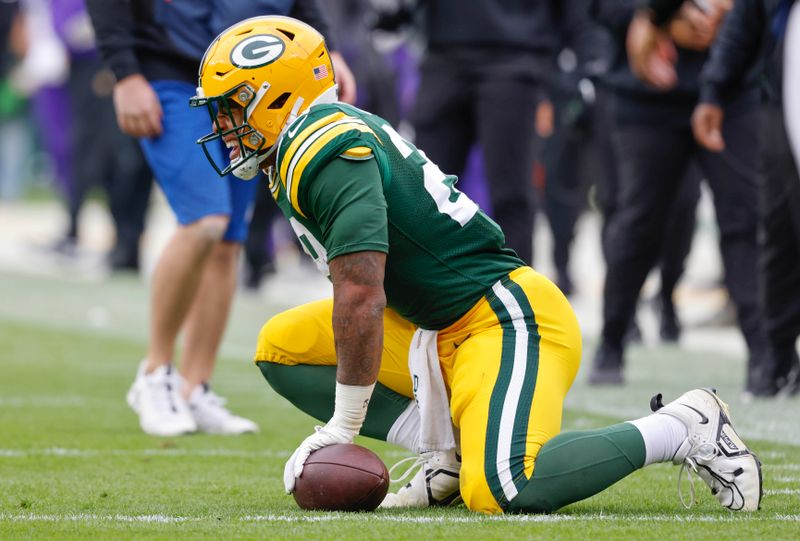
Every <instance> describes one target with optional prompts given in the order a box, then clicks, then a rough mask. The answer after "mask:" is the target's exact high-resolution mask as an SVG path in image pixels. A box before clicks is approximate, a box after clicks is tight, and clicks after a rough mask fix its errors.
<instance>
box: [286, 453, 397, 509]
mask: <svg viewBox="0 0 800 541" xmlns="http://www.w3.org/2000/svg"><path fill="white" fill-rule="evenodd" d="M388 490H389V472H388V471H387V470H386V465H385V464H384V463H383V462H382V461H381V459H380V458H378V455H376V454H375V453H373V452H372V451H370V450H369V449H367V448H366V447H361V446H360V445H355V444H353V443H337V444H335V445H329V446H328V447H323V448H322V449H319V450H317V451H314V452H313V453H311V455H310V456H309V457H308V460H306V463H305V465H304V466H303V473H302V474H300V477H299V478H298V479H297V480H296V481H295V485H294V499H295V501H296V502H297V505H299V506H300V508H301V509H317V510H322V511H372V510H373V509H375V508H376V507H378V505H380V503H381V502H382V501H383V498H384V497H385V496H386V492H387V491H388Z"/></svg>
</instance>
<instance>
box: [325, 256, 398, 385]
mask: <svg viewBox="0 0 800 541" xmlns="http://www.w3.org/2000/svg"><path fill="white" fill-rule="evenodd" d="M385 266H386V254H383V253H381V252H356V253H352V254H345V255H342V256H339V257H337V258H335V259H333V260H332V261H331V262H330V272H331V279H332V281H333V334H334V337H335V340H336V357H337V360H338V368H337V372H336V379H337V380H338V381H339V383H344V384H346V385H371V384H372V383H375V380H376V379H377V377H378V368H379V367H380V358H381V350H382V349H383V310H384V308H385V307H386V294H385V293H384V290H383V274H384V267H385Z"/></svg>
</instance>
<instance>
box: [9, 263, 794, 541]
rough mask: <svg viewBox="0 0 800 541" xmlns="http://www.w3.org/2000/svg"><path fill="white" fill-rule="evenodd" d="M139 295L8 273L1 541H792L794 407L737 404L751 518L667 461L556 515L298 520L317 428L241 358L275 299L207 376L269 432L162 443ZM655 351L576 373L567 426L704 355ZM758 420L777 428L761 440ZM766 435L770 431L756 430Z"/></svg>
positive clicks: (591, 420)
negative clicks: (760, 481) (297, 499)
mask: <svg viewBox="0 0 800 541" xmlns="http://www.w3.org/2000/svg"><path fill="white" fill-rule="evenodd" d="M146 298H147V293H146V289H145V288H144V287H143V286H142V285H141V284H140V283H139V282H138V279H133V278H119V279H118V278H114V279H112V280H110V281H103V282H99V283H82V282H75V281H72V282H71V281H68V280H64V279H60V278H53V277H23V276H16V275H9V274H0V299H2V300H0V539H31V538H57V539H62V538H77V539H91V538H95V539H97V538H99V539H127V538H132V539H142V538H161V539H177V538H210V539H233V538H260V539H265V538H278V539H319V538H324V539H414V540H421V539H425V540H429V539H472V538H477V537H480V538H482V539H486V540H489V539H503V540H507V539H532V538H540V537H541V538H558V539H586V538H590V537H591V538H594V539H615V540H616V539H643V538H647V539H678V538H681V539H683V538H685V539H691V540H693V541H694V540H698V539H712V538H713V539H720V538H736V539H763V538H767V537H769V538H770V539H798V538H800V534H799V532H800V490H798V489H799V488H800V445H798V444H797V439H798V437H800V435H799V434H798V433H800V421H797V417H796V415H797V412H798V411H800V408H798V406H800V399H792V400H783V401H781V402H764V403H755V404H753V405H750V406H748V405H744V404H739V403H738V402H737V401H736V400H733V401H732V402H731V406H732V409H733V415H734V420H737V419H738V418H739V417H742V418H743V420H744V421H746V422H745V423H744V425H743V426H744V427H747V430H742V431H743V432H744V435H745V437H746V439H747V440H748V443H749V444H750V445H751V447H752V448H753V449H754V450H755V451H756V452H757V453H758V454H759V455H760V457H761V458H762V461H763V462H764V482H765V487H766V497H765V499H764V501H763V505H762V510H761V511H760V512H758V513H754V514H750V515H744V514H733V513H730V512H728V511H725V510H723V509H721V508H720V507H719V506H718V505H717V504H716V500H715V499H714V498H713V497H712V496H711V494H710V493H709V492H708V491H707V489H706V487H705V486H704V485H702V483H700V484H699V485H698V489H699V492H700V502H699V504H698V505H697V506H696V507H694V508H693V509H691V510H688V511H687V510H685V509H683V508H682V507H681V504H680V502H679V500H678V495H677V488H676V482H677V475H678V468H676V467H671V466H667V465H659V466H655V467H651V468H648V469H646V470H643V471H640V472H637V473H636V474H634V475H632V476H630V477H628V478H627V479H625V480H623V481H622V482H620V483H618V484H617V485H615V486H614V487H612V488H611V489H610V490H608V491H606V492H605V493H603V494H600V495H598V496H595V497H594V498H591V499H589V500H586V501H584V502H580V503H578V504H575V505H572V506H570V507H568V508H566V509H564V510H562V511H560V512H558V513H556V514H553V515H549V516H498V517H485V516H480V515H476V514H473V513H470V512H468V511H467V510H466V509H464V508H463V507H462V508H456V509H443V510H423V511H413V512H410V511H405V512H399V511H379V512H375V513H368V514H338V513H319V512H302V511H300V510H298V509H297V507H296V506H295V505H294V501H293V499H292V498H291V497H290V496H287V495H285V494H284V493H283V490H282V482H281V475H282V470H283V463H284V461H285V459H286V458H287V457H288V454H289V452H290V451H291V450H293V449H294V447H295V446H296V444H297V443H298V442H299V441H300V440H301V439H302V438H304V437H305V436H306V435H308V433H309V432H310V430H311V429H312V426H313V425H314V421H313V420H312V419H310V418H309V417H307V416H305V415H304V414H301V413H299V412H297V411H295V410H294V409H293V408H292V407H291V406H290V405H289V404H288V403H287V402H285V401H283V399H281V398H280V397H278V396H277V395H276V394H275V393H274V392H272V390H271V389H270V388H269V387H268V385H267V384H266V383H265V382H264V381H263V379H262V377H261V375H260V373H259V372H258V370H257V369H256V368H255V367H254V366H253V365H252V363H251V362H249V360H248V358H249V353H248V352H249V350H251V349H252V347H253V345H254V343H253V341H254V339H255V332H257V329H258V327H259V326H260V324H261V322H262V321H263V319H265V318H266V317H267V316H268V315H269V314H270V313H272V312H274V311H275V310H276V309H277V307H274V306H273V307H270V306H265V305H264V302H263V301H261V300H257V299H240V300H238V301H237V308H236V313H235V314H234V318H233V321H232V327H231V330H230V332H229V335H228V339H227V340H226V343H225V346H224V348H223V357H222V359H221V361H220V363H219V367H218V372H217V376H216V378H215V385H216V388H217V390H218V391H219V392H220V394H222V395H223V396H226V397H228V398H229V399H230V405H231V407H232V409H234V410H235V411H236V412H238V413H241V414H243V415H245V416H248V417H250V418H253V419H255V420H257V422H258V423H259V424H260V425H261V428H262V431H261V432H260V433H259V434H256V435H252V436H246V437H237V438H230V437H220V436H208V435H193V436H187V437H182V438H176V439H160V438H153V437H149V436H146V435H144V434H143V433H142V432H141V431H140V430H139V428H138V424H137V419H136V417H135V416H134V414H133V413H132V412H131V411H130V410H129V409H128V407H127V405H126V404H125V402H124V395H125V392H126V391H127V388H128V385H129V384H130V381H131V379H132V377H133V373H134V371H135V366H136V363H137V361H138V360H139V359H140V358H141V355H142V352H143V350H144V338H145V333H146V326H145V323H146V320H145V314H146ZM98 310H100V311H99V312H98ZM98 314H102V316H100V315H98ZM640 353H642V354H644V352H640ZM646 354H647V356H648V358H650V359H652V360H653V364H652V366H651V367H650V368H646V367H645V368H642V369H641V370H639V371H636V370H634V371H633V372H632V374H631V378H632V382H631V384H630V385H629V386H627V387H625V389H624V391H622V392H620V391H613V392H611V391H592V390H590V389H588V388H587V387H586V386H585V385H584V384H583V383H582V382H581V381H580V380H579V381H578V382H577V383H576V386H575V389H573V391H572V394H571V395H570V400H569V401H568V411H567V415H566V419H565V425H566V426H565V428H584V427H587V426H601V425H603V424H606V423H609V422H613V421H617V420H620V419H622V418H624V416H623V412H624V413H627V412H628V411H634V410H636V411H638V415H644V414H645V413H646V412H647V402H646V401H645V399H644V398H642V397H644V396H645V395H648V394H652V391H653V389H652V387H653V386H654V383H656V382H654V381H653V378H661V380H663V381H659V382H660V383H663V384H664V385H665V386H666V388H667V390H669V391H672V390H674V389H677V388H681V387H682V388H688V385H689V383H688V382H687V367H689V366H692V365H696V364H698V363H697V361H698V360H699V359H698V358H697V357H694V358H691V356H689V358H687V354H686V353H685V352H681V351H680V350H678V349H676V348H672V349H669V348H664V349H657V350H652V351H647V352H646ZM703 361H704V364H705V365H706V370H705V371H703V372H702V377H701V379H702V381H699V382H698V384H713V383H714V381H715V374H716V375H718V376H719V378H718V379H719V380H720V388H721V393H722V391H723V390H727V391H728V394H729V395H730V394H733V393H735V389H736V388H737V387H736V386H737V385H738V379H737V378H736V377H735V376H734V375H732V374H737V375H738V374H739V373H741V372H740V368H741V367H740V365H738V364H736V360H734V359H730V358H728V357H725V356H722V355H716V356H714V355H706V356H704V357H703ZM653 366H656V367H662V368H659V369H654V368H653ZM665 366H666V367H672V369H671V370H670V371H666V369H665V368H663V367H665ZM714 367H716V369H714ZM648 378H650V379H648ZM670 378H672V379H670ZM641 387H649V388H647V389H642V388H641ZM655 390H661V389H655ZM614 395H616V397H615V396H614ZM723 397H724V398H729V397H728V396H725V395H724V394H723ZM616 403H621V404H622V407H621V408H620V409H614V408H613V405H614V404H616ZM595 405H596V406H597V407H595ZM597 411H602V412H603V413H604V415H598V414H597V413H596V412H597ZM614 413H616V414H614ZM765 423H766V424H770V423H772V424H770V426H771V427H773V428H774V427H777V429H776V430H774V431H773V432H770V430H768V428H769V427H767V428H764V429H763V432H759V430H760V428H759V427H762V425H764V424H765ZM781 423H784V424H781ZM737 424H738V423H737ZM787 427H788V428H787ZM762 428H763V427H762ZM787 431H788V432H789V433H788V434H787ZM762 433H763V434H765V435H766V436H768V437H763V438H761V439H755V440H754V439H753V438H750V437H749V434H762ZM784 436H785V437H784ZM360 443H362V444H364V445H366V446H368V447H370V448H372V449H373V450H375V451H376V452H378V453H379V454H380V455H381V456H382V458H383V459H384V461H385V462H387V463H388V464H391V463H393V462H394V461H396V460H398V459H399V458H401V457H403V456H406V455H405V453H404V452H401V451H400V450H398V449H396V448H394V447H392V446H390V445H387V444H383V443H380V442H374V441H371V440H362V441H361V442H360Z"/></svg>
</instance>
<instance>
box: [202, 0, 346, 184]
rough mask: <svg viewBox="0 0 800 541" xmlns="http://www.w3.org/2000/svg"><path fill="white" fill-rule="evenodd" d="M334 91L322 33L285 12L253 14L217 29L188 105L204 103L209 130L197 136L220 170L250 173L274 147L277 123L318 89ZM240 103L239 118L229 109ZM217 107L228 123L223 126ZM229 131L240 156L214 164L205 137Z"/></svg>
mask: <svg viewBox="0 0 800 541" xmlns="http://www.w3.org/2000/svg"><path fill="white" fill-rule="evenodd" d="M331 94H332V95H333V98H332V100H331V101H333V100H335V96H336V84H335V82H334V73H333V65H332V63H331V58H330V55H329V54H328V49H327V48H326V46H325V40H324V39H323V37H322V35H321V34H320V33H319V32H317V31H316V30H314V29H313V28H312V27H311V26H309V25H307V24H305V23H303V22H301V21H298V20H297V19H292V18H291V17H281V16H267V17H253V18H251V19H246V20H244V21H242V22H240V23H237V24H235V25H233V26H231V27H230V28H228V29H227V30H225V31H224V32H222V33H221V34H220V35H219V36H217V38H216V39H215V40H214V41H213V42H212V43H211V45H210V46H209V47H208V49H207V50H206V53H205V55H204V56H203V60H202V62H201V63H200V73H199V81H198V88H197V95H196V96H194V97H193V98H191V99H190V105H191V106H192V107H207V108H208V111H209V114H210V115H211V119H212V122H213V124H214V128H215V129H214V131H213V132H212V133H210V134H208V135H206V136H205V137H202V138H201V139H199V140H198V141H197V142H198V143H199V144H201V145H203V150H204V151H205V154H206V157H207V158H208V159H209V161H210V162H211V164H212V165H213V166H214V169H216V170H217V173H219V174H220V175H226V174H228V173H230V172H232V171H233V172H234V174H236V176H239V177H241V178H253V177H254V176H255V175H256V173H257V172H258V168H259V164H260V163H261V162H263V160H264V159H266V157H267V156H269V155H270V154H271V153H272V152H273V151H274V150H275V148H276V145H275V143H276V142H277V141H278V139H279V137H280V135H281V132H282V131H283V129H284V128H285V127H286V126H287V125H288V124H289V123H290V122H291V121H292V120H294V118H295V117H296V116H297V114H298V113H299V112H301V111H303V110H305V109H306V108H308V107H309V106H310V105H311V104H312V103H313V102H314V100H316V99H317V98H319V97H320V96H322V95H331ZM233 104H235V105H238V106H239V107H241V109H242V112H243V114H242V115H239V116H240V117H241V121H240V123H238V124H237V122H236V121H234V115H233V114H232V113H231V107H232V106H233ZM219 111H222V112H223V113H225V114H227V116H228V117H229V118H230V119H231V122H233V124H234V126H233V128H231V129H228V130H223V129H221V127H220V124H219V121H218V119H217V113H218V112H219ZM232 133H233V134H235V135H236V138H237V141H238V144H239V150H240V153H239V156H238V157H237V158H235V159H233V160H232V161H231V162H230V163H228V164H227V166H225V167H222V166H221V165H220V164H217V163H216V162H215V160H214V158H213V157H212V154H211V153H210V152H209V150H208V148H207V145H208V144H209V143H210V142H211V141H216V140H218V139H222V138H223V137H226V136H228V135H230V134H232Z"/></svg>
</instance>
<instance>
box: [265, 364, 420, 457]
mask: <svg viewBox="0 0 800 541" xmlns="http://www.w3.org/2000/svg"><path fill="white" fill-rule="evenodd" d="M257 364H258V368H260V369H261V373H262V374H263V375H264V378H265V379H266V380H267V382H268V383H269V384H270V385H271V386H272V388H273V389H275V392H276V393H278V394H279V395H281V396H282V397H284V398H285V399H287V400H288V401H289V402H291V403H292V404H294V405H295V406H296V407H297V408H298V409H300V410H301V411H304V412H305V413H307V414H309V415H311V416H312V417H314V418H316V419H318V420H320V421H322V422H323V423H327V422H328V421H329V420H330V418H331V416H332V415H333V406H334V399H335V397H336V367H335V366H312V365H305V364H297V365H294V366H289V365H284V364H278V363H271V362H267V361H259V362H258V363H257ZM409 404H411V399H410V398H408V397H407V396H403V395H401V394H399V393H396V392H394V391H393V390H391V389H389V388H388V387H386V386H385V385H382V384H381V383H377V384H375V390H374V391H373V392H372V398H371V399H370V402H369V409H368V410H367V418H366V419H365V421H364V426H363V427H362V428H361V435H362V436H369V437H371V438H376V439H379V440H384V441H386V436H387V435H388V434H389V430H390V429H391V428H392V425H393V424H394V422H395V421H396V420H397V418H398V417H399V416H400V414H402V413H403V412H404V411H405V410H406V408H408V406H409Z"/></svg>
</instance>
